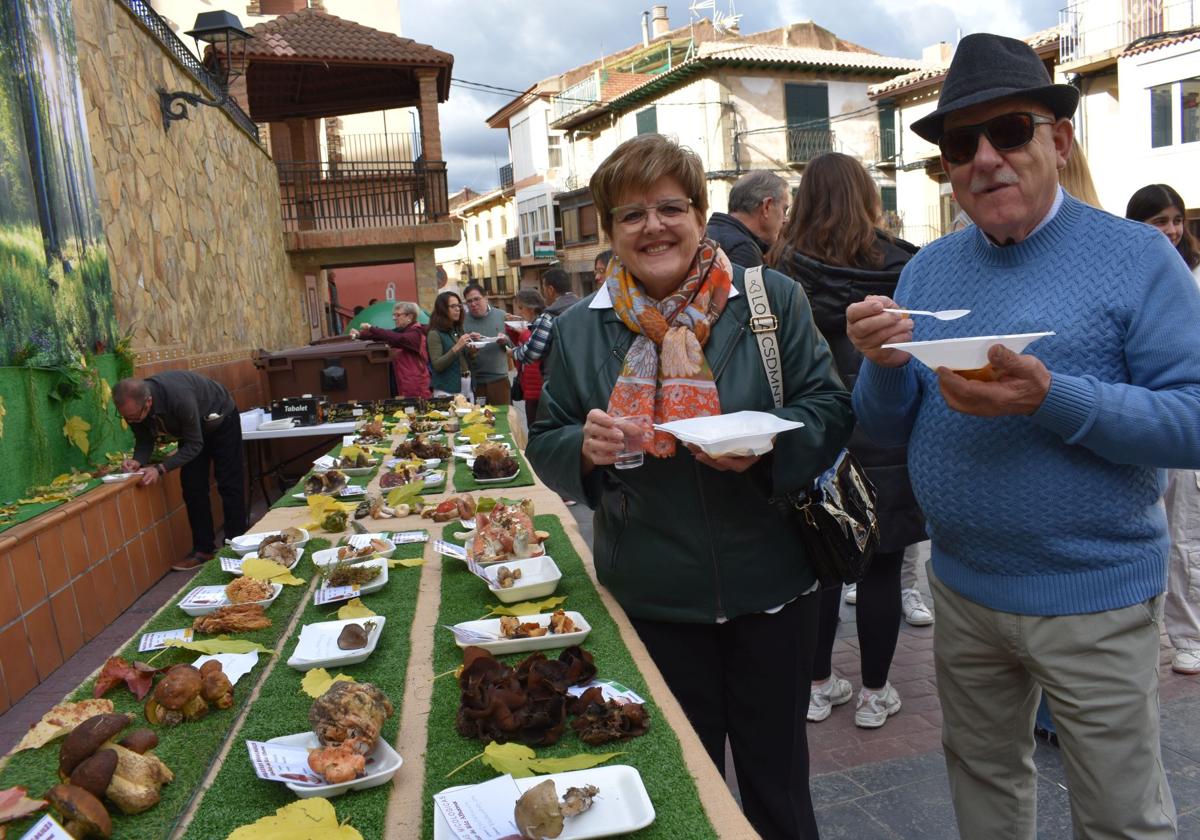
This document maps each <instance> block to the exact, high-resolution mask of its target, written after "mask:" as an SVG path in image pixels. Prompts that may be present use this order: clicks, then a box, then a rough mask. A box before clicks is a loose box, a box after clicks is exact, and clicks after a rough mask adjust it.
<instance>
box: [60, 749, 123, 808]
mask: <svg viewBox="0 0 1200 840" xmlns="http://www.w3.org/2000/svg"><path fill="white" fill-rule="evenodd" d="M116 769H117V754H116V753H115V752H113V751H112V750H99V751H98V752H96V753H93V754H92V755H91V756H89V757H88V758H85V759H84V760H83V761H81V762H79V766H78V767H76V768H75V770H74V771H73V772H72V773H71V784H73V785H75V786H76V787H81V788H83V789H84V790H86V791H87V792H88V793H90V794H91V795H92V796H94V797H96V798H97V799H100V798H101V797H102V796H104V791H105V790H107V789H108V783H109V782H110V781H112V777H113V773H114V772H115V771H116Z"/></svg>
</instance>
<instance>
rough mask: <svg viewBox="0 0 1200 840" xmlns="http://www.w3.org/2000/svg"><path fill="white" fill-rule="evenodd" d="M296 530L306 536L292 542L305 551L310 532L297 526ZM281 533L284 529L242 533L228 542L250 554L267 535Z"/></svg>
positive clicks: (237, 550)
mask: <svg viewBox="0 0 1200 840" xmlns="http://www.w3.org/2000/svg"><path fill="white" fill-rule="evenodd" d="M296 530H298V531H299V532H300V533H301V534H303V535H304V538H303V539H301V540H300V541H299V542H296V543H292V544H293V545H294V546H296V548H298V549H300V550H301V551H303V550H304V546H305V545H306V544H307V543H308V540H309V533H308V531H306V530H304V529H303V528H297V529H296ZM280 533H283V532H282V531H259V532H258V533H256V534H242V535H241V536H240V537H234V538H233V539H231V540H229V541H228V543H227V544H228V545H229V547H230V548H232V549H233V550H234V551H236V552H237V553H238V554H249V553H250V552H251V551H258V546H259V544H260V543H262V541H263V540H265V539H266V538H267V537H273V536H275V535H276V534H280Z"/></svg>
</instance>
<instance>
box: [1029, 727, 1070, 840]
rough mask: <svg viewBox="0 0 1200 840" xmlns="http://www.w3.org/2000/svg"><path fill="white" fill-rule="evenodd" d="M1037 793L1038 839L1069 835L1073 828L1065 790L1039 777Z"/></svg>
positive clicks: (1054, 839)
mask: <svg viewBox="0 0 1200 840" xmlns="http://www.w3.org/2000/svg"><path fill="white" fill-rule="evenodd" d="M1039 749H1040V747H1039ZM1049 749H1053V747H1050V748H1049ZM1037 795H1038V805H1037V832H1038V837H1039V838H1040V840H1060V838H1063V837H1070V836H1071V833H1072V830H1073V829H1072V825H1071V800H1070V797H1069V796H1068V795H1067V792H1066V791H1065V790H1064V789H1063V788H1062V787H1061V786H1060V785H1059V784H1057V783H1056V782H1054V781H1052V780H1050V779H1047V778H1045V777H1039V778H1038V786H1037Z"/></svg>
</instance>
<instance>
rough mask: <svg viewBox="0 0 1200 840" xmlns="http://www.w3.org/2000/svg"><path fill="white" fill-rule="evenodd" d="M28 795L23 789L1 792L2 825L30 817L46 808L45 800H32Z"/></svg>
mask: <svg viewBox="0 0 1200 840" xmlns="http://www.w3.org/2000/svg"><path fill="white" fill-rule="evenodd" d="M26 793H27V791H26V790H25V788H23V787H10V788H9V789H8V790H0V823H6V822H11V821H12V820H19V819H21V818H22V817H28V816H29V815H30V814H35V813H37V812H38V811H40V810H42V809H43V808H45V807H46V800H45V799H30V798H29V797H28V796H26V795H25V794H26ZM0 830H2V829H0Z"/></svg>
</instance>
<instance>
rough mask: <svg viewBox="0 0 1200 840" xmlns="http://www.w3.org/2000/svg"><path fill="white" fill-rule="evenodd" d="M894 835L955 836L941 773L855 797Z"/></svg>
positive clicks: (950, 839) (936, 839)
mask: <svg viewBox="0 0 1200 840" xmlns="http://www.w3.org/2000/svg"><path fill="white" fill-rule="evenodd" d="M855 804H857V805H859V806H860V807H861V808H862V809H863V810H864V811H866V812H867V813H868V814H870V815H871V816H872V817H874V818H875V820H876V821H878V822H880V823H882V824H883V825H885V826H887V827H888V828H889V829H891V830H892V831H893V832H894V833H895V834H896V836H898V837H904V838H917V837H919V838H922V840H940V839H941V838H945V840H958V837H959V835H958V826H957V824H956V823H955V821H954V808H953V807H952V806H951V804H950V786H949V784H948V783H947V782H946V779H945V777H944V776H935V777H929V778H925V779H921V780H919V781H915V782H910V783H909V784H906V785H902V786H900V787H893V788H891V789H890V790H886V791H883V792H881V793H878V794H875V795H874V796H870V797H865V798H863V799H859V800H856V801H855Z"/></svg>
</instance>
